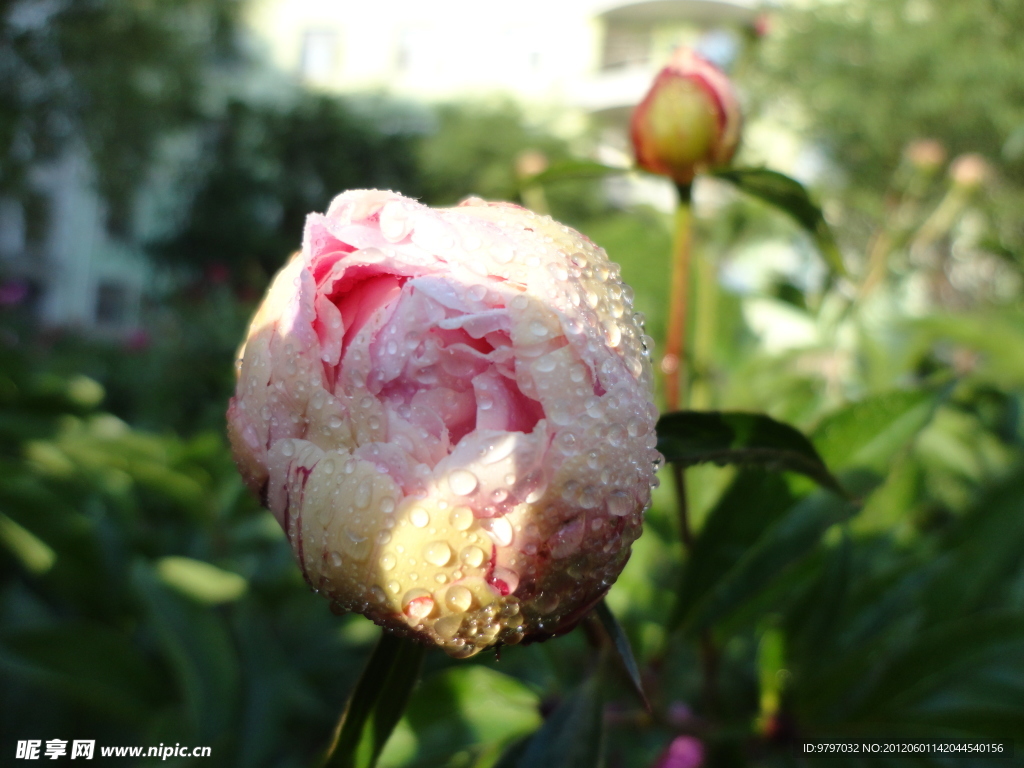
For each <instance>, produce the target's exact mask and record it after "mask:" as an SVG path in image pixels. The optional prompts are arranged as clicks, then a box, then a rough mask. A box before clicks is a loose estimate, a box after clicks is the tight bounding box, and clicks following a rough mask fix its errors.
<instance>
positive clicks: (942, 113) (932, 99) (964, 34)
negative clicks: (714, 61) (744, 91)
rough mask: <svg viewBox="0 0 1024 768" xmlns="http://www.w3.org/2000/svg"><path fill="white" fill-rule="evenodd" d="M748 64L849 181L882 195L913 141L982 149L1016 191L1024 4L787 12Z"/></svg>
mask: <svg viewBox="0 0 1024 768" xmlns="http://www.w3.org/2000/svg"><path fill="white" fill-rule="evenodd" d="M782 22H783V23H782V24H781V25H779V26H780V30H779V34H778V35H777V36H776V37H775V38H769V39H768V41H767V44H766V45H765V46H764V48H763V49H762V54H763V55H762V56H761V57H760V59H759V61H758V62H757V68H758V69H759V70H761V72H760V74H755V75H754V77H755V78H759V77H761V76H764V77H765V78H766V79H767V81H768V82H767V84H763V85H762V89H761V92H762V93H763V94H765V95H764V98H765V99H772V100H775V99H777V98H778V96H779V94H780V93H782V94H784V95H785V96H786V97H787V98H789V99H792V100H793V101H794V102H795V103H797V104H800V105H802V106H803V107H804V109H802V110H801V119H802V120H806V121H807V124H808V127H809V130H810V132H811V134H812V136H813V138H815V139H816V140H817V141H819V142H820V143H821V144H822V146H824V147H825V148H826V149H827V150H828V151H829V153H830V155H831V158H832V160H833V161H834V162H835V163H836V164H837V165H838V166H839V167H841V168H842V169H843V170H844V171H846V172H847V173H848V174H850V176H851V178H852V179H853V180H855V181H857V182H859V183H863V184H868V185H870V186H872V187H874V188H880V187H881V188H884V187H885V185H886V184H887V183H888V181H889V178H890V175H891V173H892V172H893V169H894V168H895V167H896V165H897V164H898V162H899V159H900V153H901V152H902V150H903V148H904V147H905V146H906V144H907V143H908V142H910V141H912V140H914V139H920V138H935V139H938V140H940V141H942V142H943V143H944V144H945V145H946V147H947V148H948V150H949V152H950V153H951V154H953V155H956V154H959V153H963V152H980V153H981V154H983V155H984V156H985V157H986V158H987V159H988V160H989V161H990V162H996V163H1000V164H1002V165H1003V166H1004V168H1005V170H1006V172H1007V174H1008V175H1009V176H1010V178H1011V179H1012V180H1013V181H1014V182H1015V183H1017V184H1024V67H1022V66H1021V62H1022V61H1024V38H1022V37H1021V34H1020V30H1021V29H1022V28H1024V5H1022V4H1021V3H1020V2H1017V0H896V1H893V0H847V1H846V2H841V3H815V4H814V5H813V6H812V7H809V8H806V9H799V10H792V11H789V12H785V13H784V14H783V16H782Z"/></svg>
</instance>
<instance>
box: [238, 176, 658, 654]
mask: <svg viewBox="0 0 1024 768" xmlns="http://www.w3.org/2000/svg"><path fill="white" fill-rule="evenodd" d="M648 346H649V340H648V339H647V337H645V336H643V331H642V327H641V326H640V324H639V323H638V322H637V320H636V319H635V317H634V312H633V309H632V292H631V291H630V289H629V288H628V287H627V286H625V285H623V284H622V282H621V281H620V279H619V270H618V266H617V265H615V264H612V263H610V262H609V261H608V258H607V256H606V255H605V253H604V251H602V250H601V249H600V248H598V247H596V246H595V245H594V244H593V243H591V242H590V241H589V240H587V239H586V238H585V237H583V236H581V235H580V234H579V233H577V232H575V231H574V230H572V229H570V228H568V227H565V226H562V225H561V224H558V223H557V222H555V221H553V220H551V219H550V218H549V217H541V216H537V215H535V214H533V213H531V212H530V211H528V210H526V209H523V208H520V207H518V206H514V205H509V204H501V203H491V204H488V203H485V202H483V201H481V200H469V201H467V202H465V203H463V204H462V205H460V206H458V207H456V208H451V209H446V210H432V209H430V208H427V207H425V206H423V205H420V204H418V203H416V202H415V201H413V200H410V199H407V198H404V197H402V196H400V195H398V194H395V193H392V192H381V191H376V190H369V191H354V192H346V193H345V194H343V195H340V196H339V197H338V198H336V199H335V200H334V202H333V203H332V204H331V207H330V209H329V210H328V212H327V214H326V215H323V216H321V215H318V214H313V215H311V216H310V217H309V219H308V221H307V224H306V232H305V239H304V243H303V249H302V252H301V253H299V254H297V255H296V256H295V257H293V258H292V260H291V261H290V262H289V263H288V265H287V266H286V267H285V268H284V269H282V270H281V272H280V273H279V274H278V275H277V277H276V278H275V280H274V282H273V284H272V286H271V287H270V289H269V291H268V293H267V296H266V298H265V299H264V301H263V304H262V306H261V307H260V308H259V310H258V312H257V314H256V316H255V318H254V319H253V322H252V325H251V327H250V329H249V333H248V338H247V340H246V342H245V344H244V346H243V349H242V351H241V354H240V360H239V378H238V386H237V390H236V394H235V397H234V398H233V399H232V401H231V404H230V407H229V410H228V424H229V434H230V437H231V442H232V446H233V449H234V453H235V457H236V460H237V462H238V465H239V468H240V470H241V472H242V474H243V476H244V477H245V479H246V481H247V483H248V484H249V486H250V487H251V488H252V489H253V490H254V491H256V492H257V493H259V494H260V495H261V498H262V499H263V500H264V501H265V503H266V505H267V506H268V507H269V508H270V509H271V510H272V511H273V512H274V514H275V515H276V517H277V519H278V520H279V522H280V523H281V525H282V526H283V527H284V530H285V532H286V533H287V535H288V538H289V540H290V542H291V544H292V547H293V549H294V551H295V554H296V556H297V558H298V561H299V565H300V566H301V568H302V571H303V573H304V575H305V577H306V579H307V581H308V582H309V583H310V584H311V586H312V587H313V588H314V589H316V590H318V591H320V592H322V593H324V594H325V595H326V596H328V597H329V598H330V599H331V600H332V601H333V602H334V603H336V604H337V605H338V606H340V607H341V608H343V609H346V610H352V611H358V612H360V613H364V614H365V615H367V616H368V617H370V618H371V619H373V620H374V621H375V622H377V623H378V624H382V625H384V626H386V627H389V628H391V629H393V630H397V631H400V632H405V633H411V634H414V635H416V636H418V637H420V638H422V639H425V640H429V641H432V642H435V643H437V644H439V645H441V646H443V647H444V648H445V650H446V651H447V652H448V653H450V654H452V655H454V656H468V655H471V654H473V653H475V652H477V651H479V650H480V649H482V648H485V647H487V646H489V645H493V644H495V643H516V642H520V641H521V640H523V639H526V640H538V639H543V638H545V637H548V636H550V635H552V634H555V633H559V632H563V631H566V630H568V629H570V628H571V627H572V626H574V625H575V623H576V622H577V621H578V620H579V619H580V618H581V617H582V616H583V615H584V614H585V613H586V612H587V611H588V610H590V608H591V607H592V606H593V604H594V603H595V602H596V601H597V600H599V599H600V597H601V596H602V595H603V594H604V593H605V592H606V591H607V589H608V587H609V586H610V585H611V583H612V582H613V581H614V580H615V578H616V577H617V576H618V574H619V572H620V571H621V570H622V567H623V566H624V565H625V563H626V560H627V558H628V557H629V551H630V545H631V544H632V542H633V540H634V539H636V537H637V536H638V535H639V534H640V528H641V522H642V512H643V510H644V509H645V507H646V506H647V505H648V503H649V501H650V489H651V486H652V484H653V483H654V482H655V480H654V472H655V470H656V468H657V466H658V464H659V463H660V461H661V457H660V455H659V454H658V453H657V451H656V449H655V443H656V437H655V434H654V425H655V420H656V418H657V410H656V408H655V407H654V405H653V404H652V402H651V383H652V380H651V368H650V364H649V361H648V358H647V348H648Z"/></svg>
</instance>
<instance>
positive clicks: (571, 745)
mask: <svg viewBox="0 0 1024 768" xmlns="http://www.w3.org/2000/svg"><path fill="white" fill-rule="evenodd" d="M603 715H604V698H603V696H602V695H601V672H600V671H598V673H596V674H594V675H591V676H590V677H589V678H587V680H586V681H585V682H584V683H583V684H582V685H581V686H580V687H579V688H577V689H576V691H575V692H573V694H572V695H571V696H569V697H568V698H567V699H565V701H563V702H562V703H561V704H560V705H559V706H558V708H557V709H556V710H555V711H554V712H552V713H551V715H550V716H549V717H548V719H547V720H546V721H545V722H544V725H543V726H541V728H540V730H538V731H537V732H536V733H535V734H534V735H533V736H532V737H530V740H529V742H528V743H527V744H526V746H525V748H523V751H522V752H521V753H520V755H519V759H518V760H517V761H516V762H515V763H514V765H515V766H516V768H537V766H544V768H596V766H599V765H601V762H602V756H603V753H604V716H603ZM518 748H519V745H515V746H514V747H513V749H518Z"/></svg>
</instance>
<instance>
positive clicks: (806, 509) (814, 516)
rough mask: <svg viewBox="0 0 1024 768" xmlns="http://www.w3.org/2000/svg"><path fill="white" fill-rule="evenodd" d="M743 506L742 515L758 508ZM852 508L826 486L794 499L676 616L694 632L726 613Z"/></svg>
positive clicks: (804, 552) (754, 512) (763, 585)
mask: <svg viewBox="0 0 1024 768" xmlns="http://www.w3.org/2000/svg"><path fill="white" fill-rule="evenodd" d="M745 511H746V514H748V515H757V514H758V512H759V510H758V509H757V508H756V507H754V508H752V509H751V508H748V509H747V510H745ZM856 511H857V507H856V505H855V504H853V503H852V502H850V501H848V500H847V499H845V498H842V497H840V496H837V495H835V494H834V493H831V492H830V491H826V490H820V491H817V492H815V493H813V494H811V495H810V496H807V497H805V498H804V499H802V500H801V501H799V502H797V503H796V504H794V505H793V506H792V507H790V508H789V509H788V510H786V511H785V513H784V514H782V515H780V516H779V517H778V519H777V520H775V521H774V522H772V523H771V524H770V525H769V526H767V527H766V528H765V529H764V530H763V532H762V533H761V535H760V536H758V538H757V540H756V541H755V542H754V543H753V544H751V545H750V546H749V547H747V548H745V549H744V551H743V552H742V554H741V555H740V556H739V557H738V558H737V559H736V560H735V561H734V562H733V563H732V565H731V567H730V568H728V570H726V571H725V572H724V573H722V574H720V576H719V578H718V579H717V580H716V581H715V584H714V586H713V587H712V588H711V589H709V590H708V591H707V592H706V593H704V594H703V595H701V596H700V599H699V600H697V601H693V602H692V603H691V604H690V607H689V611H688V613H687V614H686V615H684V616H683V617H682V619H683V623H684V624H685V625H686V626H687V627H688V628H689V629H690V630H692V631H697V630H700V629H705V628H707V627H710V626H711V625H712V624H714V623H715V622H716V621H718V620H720V619H722V618H724V617H726V616H728V615H729V614H730V613H732V612H733V611H735V610H737V609H738V608H740V607H741V606H742V605H743V604H744V603H745V602H747V601H748V600H750V599H752V598H754V597H756V596H757V595H758V594H760V593H761V592H763V591H764V590H765V589H767V588H768V587H769V586H770V585H771V584H772V582H773V581H774V580H775V579H776V578H777V577H778V576H779V575H780V574H782V573H783V571H785V570H786V569H787V568H789V567H790V566H792V565H793V564H795V563H796V562H797V561H799V560H800V559H801V558H803V557H804V556H805V555H807V554H808V553H809V552H810V551H811V550H812V549H813V548H814V546H815V545H816V544H817V543H818V542H819V541H820V539H821V537H822V535H823V534H824V533H825V531H826V530H828V529H829V528H830V527H832V526H833V525H835V524H836V523H840V522H843V521H844V520H847V519H849V518H850V517H851V516H852V515H853V514H854V513H856ZM699 545H700V539H698V541H697V546H699Z"/></svg>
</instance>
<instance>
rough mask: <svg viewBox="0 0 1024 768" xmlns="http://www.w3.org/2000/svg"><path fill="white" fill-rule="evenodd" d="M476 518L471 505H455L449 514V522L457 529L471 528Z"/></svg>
mask: <svg viewBox="0 0 1024 768" xmlns="http://www.w3.org/2000/svg"><path fill="white" fill-rule="evenodd" d="M474 519H475V518H474V515H473V510H472V509H470V508H469V507H455V508H454V509H452V511H451V513H450V514H449V515H448V522H450V523H451V525H452V528H454V529H455V530H456V531H466V530H469V529H470V528H471V527H472V525H473V520H474Z"/></svg>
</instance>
